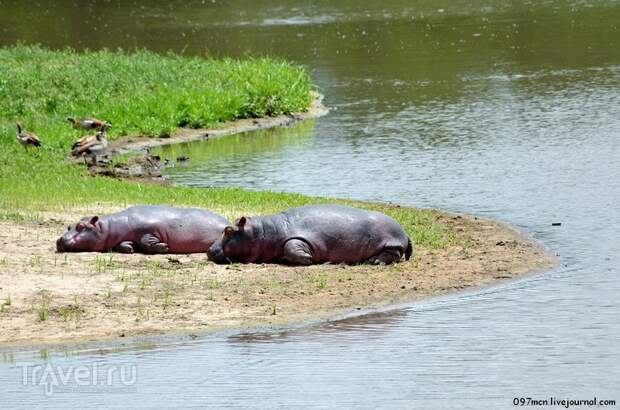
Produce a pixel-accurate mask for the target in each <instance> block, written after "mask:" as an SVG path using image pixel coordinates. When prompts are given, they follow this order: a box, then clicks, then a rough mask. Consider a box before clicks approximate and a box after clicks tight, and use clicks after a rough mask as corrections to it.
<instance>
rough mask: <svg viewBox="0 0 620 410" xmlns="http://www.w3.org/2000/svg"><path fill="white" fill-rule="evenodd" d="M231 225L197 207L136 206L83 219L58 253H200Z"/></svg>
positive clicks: (59, 243) (59, 245)
mask: <svg viewBox="0 0 620 410" xmlns="http://www.w3.org/2000/svg"><path fill="white" fill-rule="evenodd" d="M228 224H229V222H228V221H227V220H226V219H225V218H223V217H221V216H219V215H216V214H214V213H211V212H208V211H205V210H202V209H195V208H171V207H166V206H133V207H130V208H127V209H126V210H124V211H121V212H118V213H115V214H110V215H105V216H101V217H99V216H93V217H87V218H83V219H82V220H81V221H80V222H78V223H77V224H76V225H75V226H73V227H71V226H70V227H69V228H68V231H67V232H66V233H65V234H64V235H63V236H61V237H60V238H59V239H58V240H57V241H56V249H57V250H58V252H108V251H114V252H121V253H133V252H141V253H148V254H153V253H198V252H206V251H207V250H208V249H209V247H210V246H211V245H212V244H213V242H215V241H216V240H217V239H219V238H220V237H221V236H222V232H223V231H224V228H225V227H226V225H228Z"/></svg>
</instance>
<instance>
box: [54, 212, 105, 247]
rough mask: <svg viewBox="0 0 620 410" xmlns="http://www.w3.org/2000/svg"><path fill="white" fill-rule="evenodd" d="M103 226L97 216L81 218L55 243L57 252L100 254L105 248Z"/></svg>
mask: <svg viewBox="0 0 620 410" xmlns="http://www.w3.org/2000/svg"><path fill="white" fill-rule="evenodd" d="M104 239H105V237H104V235H103V224H102V223H101V221H100V220H99V217H98V216H93V217H92V218H83V219H82V220H81V221H80V222H78V223H77V224H76V225H75V226H73V227H71V226H69V227H68V228H67V232H66V233H65V234H64V235H63V236H61V237H60V238H58V240H57V241H56V250H57V251H58V252H102V251H104V250H105V249H104V247H105V240H104Z"/></svg>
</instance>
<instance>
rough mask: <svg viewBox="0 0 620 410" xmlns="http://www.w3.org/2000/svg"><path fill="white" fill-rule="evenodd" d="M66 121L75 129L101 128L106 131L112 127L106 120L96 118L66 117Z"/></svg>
mask: <svg viewBox="0 0 620 410" xmlns="http://www.w3.org/2000/svg"><path fill="white" fill-rule="evenodd" d="M67 121H69V123H71V126H72V127H73V128H75V129H76V130H101V131H107V130H108V129H110V128H111V127H112V125H110V123H108V122H107V121H102V120H98V119H96V118H82V119H79V120H76V119H75V118H72V117H68V118H67Z"/></svg>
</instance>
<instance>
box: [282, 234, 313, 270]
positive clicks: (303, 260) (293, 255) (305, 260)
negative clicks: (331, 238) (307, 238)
mask: <svg viewBox="0 0 620 410" xmlns="http://www.w3.org/2000/svg"><path fill="white" fill-rule="evenodd" d="M282 259H284V261H285V262H288V263H290V264H291V265H304V266H307V265H312V249H311V248H310V245H308V244H307V243H306V242H304V241H302V240H301V239H291V240H290V241H288V242H286V243H285V244H284V255H283V257H282Z"/></svg>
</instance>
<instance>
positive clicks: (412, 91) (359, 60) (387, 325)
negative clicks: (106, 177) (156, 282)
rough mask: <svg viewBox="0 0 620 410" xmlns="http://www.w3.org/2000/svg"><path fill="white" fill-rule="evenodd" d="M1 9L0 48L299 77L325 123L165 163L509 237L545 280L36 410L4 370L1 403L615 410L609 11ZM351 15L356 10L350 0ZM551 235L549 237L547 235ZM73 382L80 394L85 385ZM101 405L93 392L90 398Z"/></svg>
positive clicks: (200, 147) (254, 5)
mask: <svg viewBox="0 0 620 410" xmlns="http://www.w3.org/2000/svg"><path fill="white" fill-rule="evenodd" d="M279 3H280V2H274V1H253V2H249V1H225V2H224V1H221V2H220V1H215V2H211V1H207V2H200V1H198V2H196V1H189V2H176V1H172V2H160V1H156V2H148V3H147V2H133V3H130V4H127V3H125V2H123V3H121V2H118V1H95V2H69V1H65V2H63V1H60V2H51V1H39V2H38V3H26V2H16V1H15V2H14V1H12V2H7V1H4V0H0V10H1V12H0V43H4V44H12V43H14V42H16V41H24V42H39V43H43V44H46V45H50V46H53V47H61V46H64V45H67V44H69V45H72V46H74V47H78V48H86V47H89V48H99V47H124V48H127V47H133V46H138V47H148V48H151V49H154V50H157V51H162V52H163V51H166V50H175V51H177V52H183V53H187V54H205V53H207V54H210V55H213V56H243V55H245V54H246V53H247V54H250V55H256V54H259V55H264V54H269V55H275V56H282V57H285V58H288V59H292V60H295V61H297V62H299V63H301V64H305V65H306V66H307V67H308V68H309V69H310V70H311V72H312V74H313V76H314V78H315V79H316V83H317V85H318V89H319V91H320V92H322V93H323V94H324V95H325V96H326V100H325V102H326V103H327V105H329V106H330V107H331V108H332V112H331V113H330V114H329V115H328V116H327V117H324V118H321V119H319V120H317V121H315V122H308V123H304V124H300V125H298V126H297V127H293V128H290V129H281V130H274V131H262V132H259V133H251V134H245V135H240V136H235V137H230V138H226V139H213V140H211V141H208V142H206V143H202V144H188V145H185V146H178V147H173V148H170V149H169V150H164V151H163V152H162V153H163V155H165V156H169V157H176V156H179V155H189V156H190V157H191V158H192V159H191V161H190V162H189V163H188V164H183V165H178V166H175V167H173V168H170V169H169V170H168V175H167V176H168V178H170V179H172V180H174V181H176V182H177V183H181V184H188V185H194V186H211V185H217V186H230V185H234V186H243V187H246V188H250V189H273V190H287V191H294V192H302V193H308V194H314V195H329V196H340V197H351V198H357V199H373V200H384V201H394V202H400V203H406V204H414V205H420V206H434V207H442V208H446V209H450V210H454V211H464V212H469V213H475V214H479V215H483V216H486V217H491V218H496V219H500V220H503V221H506V222H509V223H512V224H514V225H517V226H519V227H522V228H524V229H525V230H527V231H528V232H530V233H531V234H533V235H534V236H535V237H536V238H538V239H539V240H541V241H542V242H543V243H544V244H545V245H547V246H549V247H550V248H551V249H552V250H553V251H555V252H557V253H559V254H560V256H561V258H562V266H561V267H560V268H559V269H556V270H554V271H552V272H547V273H544V274H541V275H538V276H535V277H533V278H528V279H525V280H522V281H518V282H513V283H510V284H508V285H503V286H500V287H496V288H493V289H490V290H483V291H476V292H471V293H468V294H462V295H456V296H449V297H444V298H439V299H436V300H432V301H427V302H423V303H417V304H412V305H408V306H402V307H399V308H398V309H393V310H389V311H387V312H383V313H381V314H376V315H371V316H363V317H359V318H356V319H348V320H342V321H334V322H332V323H328V324H323V325H317V326H309V327H304V328H301V329H290V330H287V331H283V332H264V333H260V334H256V333H254V334H251V335H243V336H226V335H219V336H214V337H208V338H204V339H197V340H194V341H187V342H179V343H174V344H169V343H164V344H162V345H160V346H157V347H155V348H150V349H138V350H133V351H129V352H117V353H112V354H104V355H99V354H95V353H92V352H87V351H84V352H82V354H81V355H78V356H68V357H64V356H63V355H62V354H57V353H55V352H51V353H50V354H49V355H48V360H49V363H53V364H54V365H55V366H60V368H62V369H70V368H75V366H80V365H90V366H92V365H93V364H98V365H99V366H101V368H104V369H109V368H114V369H118V368H119V367H120V366H123V365H135V366H136V369H137V379H136V381H135V382H134V383H133V384H131V385H129V386H124V385H122V384H120V385H119V384H118V383H117V384H113V385H112V386H107V387H109V388H108V390H105V389H104V387H102V386H94V387H93V386H90V387H89V386H86V387H84V386H77V385H75V384H71V383H70V384H69V385H68V386H65V387H66V388H65V389H64V390H63V389H57V390H56V393H54V394H52V396H51V397H46V396H45V394H44V388H43V387H44V386H41V385H39V384H36V383H35V385H32V383H30V382H27V383H26V386H24V385H23V379H22V377H21V376H22V374H21V373H20V366H19V365H20V363H23V362H24V361H27V360H32V361H33V362H35V363H36V364H40V363H42V362H41V361H39V359H36V360H35V359H32V358H30V357H31V356H29V354H28V353H20V354H16V355H9V356H7V358H6V360H5V364H2V365H0V385H1V386H2V388H3V390H2V399H3V400H4V401H3V403H6V404H7V405H8V406H9V407H19V406H27V407H30V406H42V405H47V406H49V407H58V408H64V407H67V406H68V405H70V404H71V403H75V402H76V401H79V402H80V403H81V407H88V406H91V407H94V406H105V407H108V408H112V407H121V406H123V407H124V406H129V407H134V408H152V407H178V406H183V407H190V406H195V407H201V406H207V405H210V406H212V407H217V408H219V407H224V406H233V407H242V408H245V407H267V408H273V407H287V408H288V407H291V406H295V405H297V406H308V405H315V406H318V407H345V408H349V407H365V408H375V407H389V408H411V407H414V408H424V409H426V408H442V409H443V408H454V409H460V408H473V409H478V408H512V407H513V398H514V397H533V398H548V397H550V396H554V397H558V398H574V399H587V398H591V397H593V396H596V397H597V398H599V399H616V401H618V400H620V388H619V386H618V383H617V380H620V366H619V363H620V350H619V349H618V348H617V347H616V346H617V344H618V340H619V338H620V322H619V321H618V319H617V318H618V315H619V314H620V303H619V302H618V294H619V291H620V280H619V279H618V273H619V272H618V263H619V262H620V260H619V258H618V255H619V254H620V240H619V239H618V238H619V237H618V228H619V227H620V213H619V212H618V203H620V182H619V178H618V176H619V175H620V161H619V159H620V144H619V142H618V141H619V140H620V131H619V130H620V91H619V90H620V33H619V30H618V25H619V24H620V3H619V2H618V1H609V0H607V1H530V2H528V1H519V2H517V1H485V2H482V1H467V2H466V1H451V2H440V1H415V2H411V1H381V2H370V3H371V4H364V3H363V2H357V1H338V2H334V1H332V2H327V1H318V2H306V1H287V2H285V5H281V4H279ZM367 3H369V2H367ZM558 221H559V222H562V226H561V227H551V222H558ZM87 387H88V388H87ZM102 392H103V393H107V394H102Z"/></svg>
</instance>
